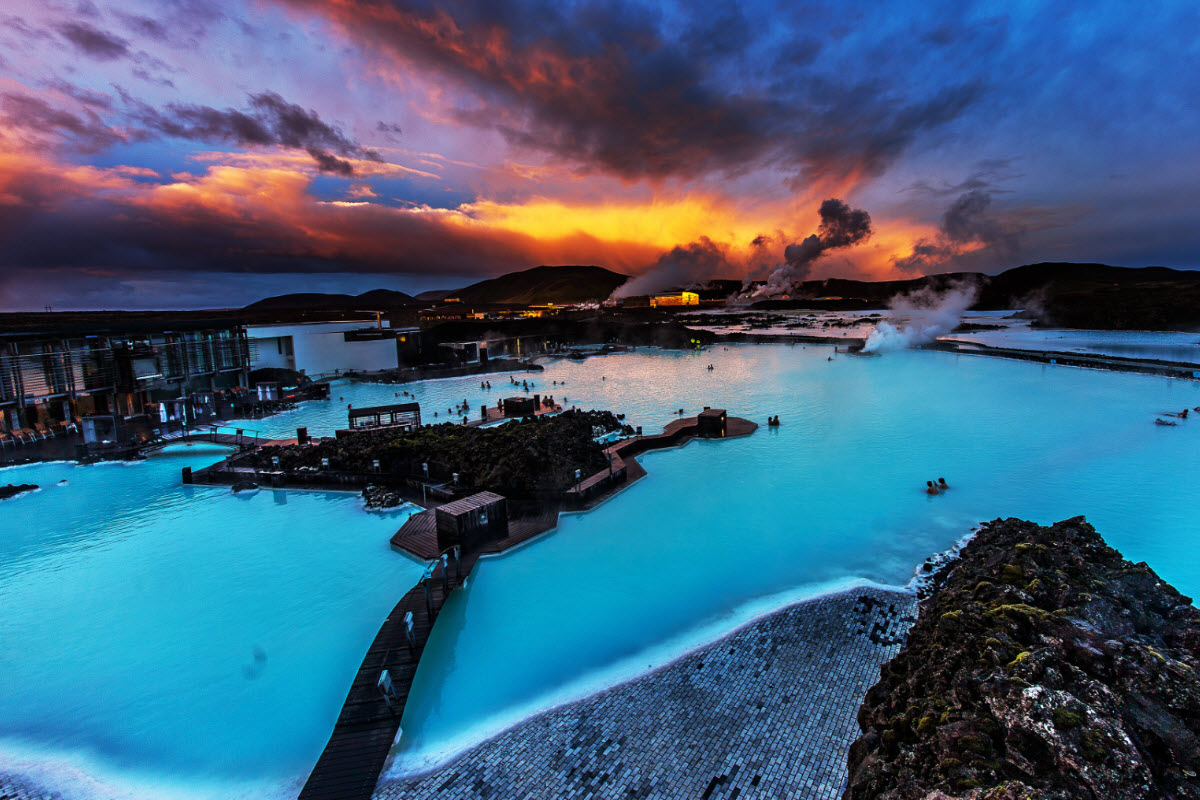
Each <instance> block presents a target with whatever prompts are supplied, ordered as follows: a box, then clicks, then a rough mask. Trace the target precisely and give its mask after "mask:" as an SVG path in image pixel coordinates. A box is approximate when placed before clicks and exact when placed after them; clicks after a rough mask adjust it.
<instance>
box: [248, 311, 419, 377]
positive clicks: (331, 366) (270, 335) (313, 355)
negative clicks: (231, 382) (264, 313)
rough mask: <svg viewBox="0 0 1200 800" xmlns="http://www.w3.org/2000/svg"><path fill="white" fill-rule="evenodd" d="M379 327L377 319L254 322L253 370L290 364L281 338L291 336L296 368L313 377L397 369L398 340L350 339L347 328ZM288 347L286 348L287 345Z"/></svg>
mask: <svg viewBox="0 0 1200 800" xmlns="http://www.w3.org/2000/svg"><path fill="white" fill-rule="evenodd" d="M374 327H376V323H375V320H362V321H357V322H355V321H351V322H317V323H300V324H293V325H250V326H247V328H246V331H247V335H248V336H249V337H250V338H251V339H257V340H259V342H258V347H257V349H258V358H256V359H255V361H254V363H253V364H252V365H251V369H259V368H261V367H275V366H285V367H286V366H288V364H287V363H286V361H285V362H284V363H279V359H280V358H284V359H286V356H280V355H279V348H278V345H277V341H276V340H277V339H278V338H279V337H285V336H290V337H291V338H292V349H293V352H294V363H295V366H294V367H293V369H297V370H300V371H301V372H303V373H304V374H306V375H308V376H310V377H317V376H319V375H333V374H334V373H335V372H338V371H340V372H346V371H347V370H355V371H374V370H381V369H395V368H396V367H397V366H399V363H398V360H397V357H396V340H395V339H379V340H376V341H365V342H348V341H346V337H345V333H346V331H355V330H361V329H363V328H374ZM285 350H286V347H285Z"/></svg>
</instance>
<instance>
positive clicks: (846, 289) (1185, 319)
mask: <svg viewBox="0 0 1200 800" xmlns="http://www.w3.org/2000/svg"><path fill="white" fill-rule="evenodd" d="M965 281H969V282H972V283H974V284H975V285H976V286H977V287H978V289H979V296H978V298H977V300H976V302H975V306H974V308H976V309H981V310H1001V309H1024V310H1026V311H1028V312H1030V313H1032V314H1034V315H1036V317H1037V319H1038V322H1039V323H1040V324H1043V325H1046V326H1056V327H1059V326H1060V327H1066V328H1095V329H1104V330H1193V329H1196V328H1200V271H1192V270H1177V269H1168V268H1166V267H1143V268H1130V267H1110V266H1108V265H1106V264H1073V263H1053V262H1049V263H1041V264H1027V265H1025V266H1023V267H1016V268H1014V269H1010V270H1007V271H1006V272H1002V273H1000V274H999V275H983V274H981V273H975V272H949V273H945V274H942V275H929V276H926V277H923V278H914V279H911V280H901V281H874V282H868V281H854V280H846V279H842V278H830V279H828V280H823V281H806V282H805V283H803V284H801V285H800V286H799V287H798V289H797V292H796V297H795V298H793V299H791V300H768V301H763V302H761V303H756V304H755V307H756V308H766V309H773V308H774V309H777V308H806V307H825V306H829V307H846V308H869V307H876V308H880V307H883V306H885V305H887V303H888V301H889V300H890V299H891V298H893V297H895V296H896V295H900V294H911V293H912V292H915V291H919V290H921V289H924V288H926V287H930V288H932V289H934V290H941V289H944V288H946V287H947V286H949V285H951V284H956V283H962V282H965ZM822 298H825V299H822ZM829 298H836V300H830V299H829ZM830 304H832V305H830Z"/></svg>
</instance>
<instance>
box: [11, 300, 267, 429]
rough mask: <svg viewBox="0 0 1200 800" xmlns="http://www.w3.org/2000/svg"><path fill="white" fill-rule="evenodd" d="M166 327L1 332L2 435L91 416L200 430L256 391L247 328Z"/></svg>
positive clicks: (85, 325)
mask: <svg viewBox="0 0 1200 800" xmlns="http://www.w3.org/2000/svg"><path fill="white" fill-rule="evenodd" d="M156 326H160V328H159V329H158V330H155V329H154V328H155V327H156ZM161 327H165V326H161V323H155V324H154V325H147V324H146V323H144V322H131V323H129V324H128V325H127V326H125V327H122V325H113V324H105V323H103V322H99V321H96V322H72V323H69V324H68V323H64V324H59V325H54V324H50V325H48V326H47V327H46V328H45V329H43V330H39V331H20V332H11V333H0V430H2V431H14V430H18V431H19V430H20V429H22V428H31V429H35V430H36V429H37V426H39V425H40V426H42V427H45V428H48V429H50V430H53V429H54V427H55V426H59V427H60V428H61V427H65V426H68V425H70V424H72V423H75V424H78V422H79V418H80V417H83V416H86V415H89V414H106V415H112V416H114V417H120V418H127V417H132V416H135V415H140V414H146V415H148V416H149V417H150V419H151V420H153V421H161V422H164V423H165V422H175V421H178V422H184V423H188V424H190V423H193V422H199V421H205V420H207V419H211V418H212V417H214V416H215V415H217V414H219V413H221V412H222V411H223V410H224V409H225V408H227V407H228V403H229V401H230V398H231V397H232V396H233V395H234V394H236V393H238V392H239V391H240V390H242V389H244V387H246V385H247V384H248V377H247V376H248V372H249V352H248V346H247V341H246V332H245V329H244V328H243V327H242V326H241V325H239V324H230V323H216V322H212V321H197V322H183V321H180V322H174V323H172V324H171V326H170V329H169V330H162V329H161Z"/></svg>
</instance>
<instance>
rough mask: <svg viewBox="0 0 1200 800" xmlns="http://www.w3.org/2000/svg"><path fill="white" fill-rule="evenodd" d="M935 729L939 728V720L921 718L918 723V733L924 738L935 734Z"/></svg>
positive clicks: (930, 717)
mask: <svg viewBox="0 0 1200 800" xmlns="http://www.w3.org/2000/svg"><path fill="white" fill-rule="evenodd" d="M935 728H937V718H935V717H932V716H929V717H921V721H920V722H918V723H917V733H919V734H921V735H922V736H928V735H929V734H931V733H933V731H934V729H935Z"/></svg>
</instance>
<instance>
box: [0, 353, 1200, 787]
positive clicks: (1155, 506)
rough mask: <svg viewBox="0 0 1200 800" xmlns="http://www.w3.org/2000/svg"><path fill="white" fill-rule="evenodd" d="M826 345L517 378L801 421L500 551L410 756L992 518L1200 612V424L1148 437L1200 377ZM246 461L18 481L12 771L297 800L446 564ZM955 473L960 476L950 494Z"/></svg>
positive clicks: (439, 656)
mask: <svg viewBox="0 0 1200 800" xmlns="http://www.w3.org/2000/svg"><path fill="white" fill-rule="evenodd" d="M830 355H832V350H831V349H830V348H828V347H814V346H810V347H807V348H805V347H802V346H794V347H788V346H777V345H763V346H738V347H729V348H722V347H718V348H713V349H711V350H709V351H706V352H702V353H688V354H684V353H673V352H666V351H662V352H660V351H646V350H643V351H639V352H637V353H629V354H619V355H613V356H607V357H603V358H593V359H589V360H587V361H584V362H573V361H568V360H557V359H554V360H548V361H546V362H544V363H545V366H546V371H545V372H543V373H532V374H530V373H527V374H525V375H521V376H519V377H523V378H528V379H531V380H533V381H534V382H535V383H536V390H537V391H539V392H541V393H543V394H545V393H553V394H555V396H556V397H557V398H558V399H559V400H562V399H564V398H567V400H568V404H569V405H579V406H580V407H583V408H607V409H612V410H613V411H616V412H619V413H625V414H627V415H628V421H629V422H630V423H631V424H634V425H643V426H645V427H646V429H647V431H657V430H658V429H659V428H660V427H661V426H662V425H663V424H665V423H666V422H668V421H670V420H671V419H674V418H676V416H677V415H675V414H674V413H673V412H675V411H678V409H679V408H681V407H682V408H684V409H685V411H686V413H688V414H693V413H695V412H696V411H698V410H699V409H700V408H701V407H702V406H704V405H714V406H723V407H726V408H727V409H729V411H730V413H731V414H734V415H738V416H745V417H749V418H751V419H754V420H756V421H758V422H760V423H763V422H765V420H766V417H767V416H768V415H773V414H779V415H780V416H781V418H782V421H783V426H782V427H781V428H779V429H769V428H767V427H765V426H764V427H762V428H760V429H759V430H758V432H757V433H755V434H754V435H753V436H751V437H748V438H744V439H732V440H728V441H723V442H693V443H692V444H690V445H688V446H687V447H684V448H680V449H675V450H669V451H661V452H656V453H651V454H648V455H647V456H645V457H644V458H643V462H644V464H645V465H646V468H647V469H648V471H649V475H648V476H647V477H646V478H644V479H642V480H641V481H639V482H638V483H636V484H634V485H633V486H631V487H629V488H628V489H626V490H625V491H623V492H622V493H620V494H619V495H617V496H616V497H615V498H613V499H612V500H610V501H608V502H607V503H605V504H604V505H603V506H601V507H600V508H599V509H597V510H595V511H593V512H590V513H588V514H583V515H571V516H566V517H564V518H563V519H562V522H561V525H560V527H559V529H558V530H557V531H556V532H555V533H552V534H550V535H548V536H545V537H542V538H541V539H539V540H537V541H535V542H532V543H530V544H529V545H527V546H525V547H523V548H520V549H518V550H516V551H513V552H511V553H509V554H506V555H504V556H501V557H498V558H489V559H485V560H484V561H482V562H480V564H479V565H478V567H477V568H476V571H475V572H474V573H473V575H472V577H471V580H470V583H469V584H468V587H467V590H466V591H464V592H459V593H456V595H455V596H454V597H453V598H452V599H451V601H450V603H449V604H448V606H447V608H446V610H445V611H444V612H443V615H442V616H441V618H440V621H439V623H438V625H437V627H436V629H435V632H434V636H433V638H432V640H431V642H430V644H429V646H428V649H427V651H426V657H425V659H424V660H423V662H422V665H421V670H420V672H419V674H418V677H417V681H416V684H415V685H414V687H413V693H412V695H411V697H410V701H409V705H408V707H407V709H406V712H405V717H404V720H403V727H404V736H403V738H402V739H401V743H400V747H399V748H398V752H397V760H396V763H395V768H396V769H397V770H399V771H405V770H411V769H414V768H420V767H421V766H422V765H427V764H429V763H431V762H432V761H434V760H436V759H438V758H442V757H445V756H446V755H447V754H449V753H451V752H453V751H455V750H457V749H461V748H462V747H463V746H466V745H468V744H470V743H471V742H473V741H477V740H478V739H479V738H480V737H482V736H484V735H486V734H488V733H490V732H494V731H496V730H497V729H499V728H501V727H503V726H504V725H506V724H508V723H511V722H513V721H516V720H517V719H520V718H521V717H522V716H524V715H527V714H528V713H530V712H532V711H534V710H537V709H539V708H543V707H545V706H548V705H551V704H553V703H556V702H560V701H562V700H565V699H568V698H570V697H574V696H578V695H580V694H583V693H586V692H588V691H590V690H592V689H595V688H598V687H602V686H605V685H608V684H610V683H611V682H612V681H614V680H617V679H619V678H620V677H625V676H630V675H634V674H637V673H638V672H639V671H644V670H645V669H647V668H648V667H649V666H651V665H657V664H660V663H663V662H664V661H666V660H669V659H670V658H672V657H673V656H674V655H677V654H679V653H680V652H682V651H683V650H685V649H687V648H688V647H691V646H694V645H696V644H698V643H701V642H704V641H708V640H711V639H712V638H714V637H715V636H717V635H719V634H720V633H721V632H723V631H726V630H729V629H730V628H732V627H733V626H735V625H736V624H738V622H739V621H741V620H744V619H747V618H748V617H749V616H751V615H753V614H755V613H758V612H762V611H767V610H770V609H773V608H778V607H779V606H781V605H784V604H785V603H787V602H788V601H789V600H793V599H798V598H800V597H804V596H810V595H812V594H815V593H819V592H821V591H824V590H827V589H830V588H834V587H838V586H844V585H846V584H848V583H853V582H855V581H876V582H881V583H887V584H892V585H896V584H904V583H906V582H907V581H908V579H909V578H910V576H911V575H912V572H913V569H914V567H915V566H916V565H917V564H919V563H920V562H921V561H922V560H924V558H925V557H926V556H928V555H930V554H931V553H933V552H936V551H940V550H944V549H946V548H947V547H949V546H950V545H951V544H953V543H954V542H955V541H957V540H958V539H959V538H960V537H962V536H963V535H964V534H966V533H967V532H968V530H969V529H970V528H971V527H973V526H974V525H976V524H977V523H978V522H979V521H981V520H986V519H991V518H994V517H997V516H1010V515H1011V516H1026V517H1030V518H1033V519H1036V520H1039V521H1043V522H1049V521H1053V520H1057V519H1062V518H1065V517H1069V516H1073V515H1075V514H1086V515H1087V516H1088V517H1089V519H1090V520H1091V521H1092V522H1093V523H1094V524H1095V525H1096V527H1097V528H1098V529H1099V530H1100V531H1101V533H1103V534H1104V536H1105V537H1106V538H1107V539H1108V541H1109V542H1110V543H1111V544H1113V545H1114V546H1116V547H1118V548H1119V549H1121V550H1122V551H1123V552H1124V554H1125V555H1126V556H1127V557H1129V558H1132V559H1134V560H1146V561H1148V562H1149V563H1150V564H1151V565H1152V566H1153V567H1154V568H1155V569H1156V570H1158V572H1159V573H1160V574H1161V575H1162V576H1163V577H1164V578H1166V579H1167V580H1170V581H1171V582H1173V583H1174V584H1175V585H1176V586H1177V587H1178V588H1179V589H1180V590H1181V591H1184V592H1185V593H1191V594H1195V593H1197V592H1200V526H1198V524H1197V522H1196V518H1195V516H1194V513H1193V510H1194V508H1195V507H1196V506H1197V501H1200V489H1198V488H1197V484H1196V482H1195V481H1194V480H1191V478H1190V476H1191V475H1193V474H1195V472H1196V470H1197V467H1198V466H1200V465H1198V464H1197V454H1198V453H1200V419H1195V420H1188V421H1186V422H1181V423H1180V425H1179V426H1178V427H1175V428H1162V427H1156V426H1154V425H1153V424H1152V423H1153V420H1154V418H1155V415H1156V413H1158V412H1162V411H1168V410H1172V411H1177V410H1179V409H1182V408H1183V407H1191V406H1197V405H1200V384H1198V383H1195V382H1190V381H1172V380H1166V379H1161V378H1153V377H1147V376H1138V375H1122V374H1117V373H1107V372H1099V371H1090V370H1080V369H1072V368H1066V367H1049V366H1041V365H1035V364H1027V363H1023V362H1013V361H1004V360H1001V359H989V358H982V357H972V356H955V355H948V354H944V353H935V352H904V353H893V354H888V355H886V356H882V357H878V358H854V357H849V356H845V355H837V356H834V360H833V361H827V358H828V357H829V356H830ZM709 364H712V365H713V366H714V369H713V370H711V371H710V370H708V369H707V366H708V365H709ZM491 380H492V383H493V389H492V390H491V391H490V392H488V391H481V390H480V389H479V380H478V378H457V379H447V380H440V381H429V382H425V383H422V384H409V385H404V386H385V385H370V384H361V385H355V384H347V383H339V384H335V387H334V397H335V399H334V400H333V401H328V402H315V403H305V404H302V406H301V407H300V408H299V409H298V410H297V411H295V412H291V413H290V414H286V415H280V416H279V417H276V418H271V419H267V420H261V421H258V422H257V423H248V425H250V426H251V427H253V426H254V425H258V426H259V427H262V428H264V429H265V430H266V431H267V432H268V435H271V436H289V437H290V436H292V435H294V429H295V427H296V426H297V425H307V426H308V427H309V429H310V431H311V432H312V433H314V434H327V433H329V432H331V431H332V430H334V429H335V428H338V427H342V426H344V424H345V404H346V403H353V404H354V405H356V406H366V405H376V404H382V403H388V402H394V401H395V394H396V393H397V392H402V391H406V390H407V391H410V392H412V393H414V394H416V395H417V399H418V400H419V401H420V402H421V403H422V410H423V413H424V414H425V415H426V418H427V419H428V420H430V421H432V416H431V413H432V410H434V409H439V408H444V407H449V406H452V405H454V404H455V403H457V402H461V401H462V400H463V399H464V398H465V399H467V401H468V402H469V403H470V404H471V405H472V407H477V406H478V405H479V404H480V403H485V402H486V403H494V402H495V400H496V398H498V397H504V396H511V395H513V394H519V393H520V391H519V389H515V388H514V387H512V386H511V385H509V384H508V383H507V380H506V376H503V375H501V376H491ZM555 381H558V382H560V383H561V382H563V381H565V382H566V386H565V387H564V386H556V385H554V382H555ZM338 397H341V398H343V400H342V401H341V402H339V401H338V400H337V399H336V398H338ZM442 416H444V415H439V419H441V418H442ZM220 455H221V453H220V451H219V450H218V449H216V448H208V449H204V448H200V447H196V448H190V449H187V448H178V449H176V450H174V451H173V452H171V453H168V454H164V455H160V456H157V457H155V458H152V459H150V460H149V461H146V462H142V463H138V464H132V465H100V466H96V467H76V466H72V465H70V464H50V465H38V466H31V467H16V468H10V469H7V470H2V471H0V481H3V482H5V483H7V482H33V483H39V484H42V485H43V486H46V487H47V488H45V489H43V490H42V491H39V492H37V493H35V494H32V495H27V496H21V497H17V498H14V499H12V500H8V501H3V502H2V503H0V514H2V515H3V516H2V517H0V519H2V520H3V530H4V534H3V538H2V540H0V670H2V672H0V674H3V675H4V676H5V678H6V680H5V681H3V682H0V772H3V771H6V770H9V771H16V772H25V773H28V774H32V775H34V776H43V777H44V778H45V782H46V783H48V784H49V785H50V787H51V788H54V789H59V790H61V789H63V788H68V789H71V790H72V791H73V792H74V794H71V793H70V792H69V793H68V794H69V796H110V795H116V796H122V797H126V796H128V797H137V798H156V799H157V798H162V797H168V796H176V795H178V796H182V797H197V796H204V797H212V798H217V797H261V796H284V797H286V796H294V795H295V792H296V790H297V788H298V786H299V785H300V783H301V782H302V780H303V778H304V777H305V775H306V774H307V772H308V770H309V769H310V768H311V766H312V764H313V763H314V762H315V760H316V757H317V755H318V754H319V753H320V750H321V748H322V747H323V745H324V743H325V741H326V740H327V738H328V735H329V732H330V731H331V730H332V726H333V721H334V719H335V718H336V716H337V712H338V710H339V708H340V705H341V702H342V700H343V699H344V697H345V692H346V689H347V687H348V685H349V682H350V680H351V678H352V676H353V674H354V671H355V670H356V669H357V666H358V664H359V662H360V661H361V658H362V655H363V653H364V652H365V650H366V648H367V646H368V645H369V643H370V641H371V639H372V638H373V636H374V635H375V633H376V631H377V630H378V626H379V623H380V621H381V620H382V619H383V617H384V616H385V615H386V613H387V611H388V610H390V609H391V607H392V606H393V605H394V603H395V602H396V600H397V599H398V598H399V597H400V595H401V594H402V593H403V592H404V591H406V590H407V589H408V588H409V587H410V586H411V585H412V584H413V583H414V582H415V581H416V579H417V576H418V574H419V572H420V569H421V567H420V565H418V564H415V563H414V562H411V561H409V560H407V559H406V558H404V557H403V556H400V555H398V554H396V553H394V552H392V551H390V550H389V548H388V536H389V535H390V533H391V532H392V531H394V530H395V528H396V527H397V526H398V525H399V524H400V520H401V519H402V518H403V515H404V513H407V512H400V514H399V515H393V516H392V517H390V518H388V517H381V516H377V515H372V514H367V513H364V512H363V511H362V509H361V503H360V502H359V500H358V499H357V498H355V497H353V496H351V495H334V494H320V493H295V492H293V493H282V492H271V491H265V490H264V491H260V492H258V493H257V494H255V495H254V496H252V497H249V498H243V497H235V496H233V495H231V494H230V493H229V492H228V491H225V490H219V489H207V488H200V487H197V488H185V487H182V486H180V485H179V469H180V467H181V466H183V465H185V464H187V465H191V466H200V465H202V464H204V463H206V462H207V461H210V460H214V459H216V458H218V457H220ZM940 476H941V477H945V478H947V480H948V481H949V482H950V483H951V484H952V485H953V487H954V488H953V489H952V490H951V491H950V492H949V493H948V494H946V495H943V496H938V497H929V496H927V495H925V494H924V493H923V491H922V490H923V488H924V485H925V481H926V480H928V479H931V478H937V477H940ZM64 478H65V479H66V480H68V484H67V485H65V486H57V485H55V484H56V483H57V481H58V480H60V479H64ZM14 643H15V644H14ZM96 781H98V782H99V783H98V784H96V783H95V782H96ZM97 785H98V786H99V787H100V788H99V789H96V788H95V787H96V786H97ZM80 787H82V788H80Z"/></svg>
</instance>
